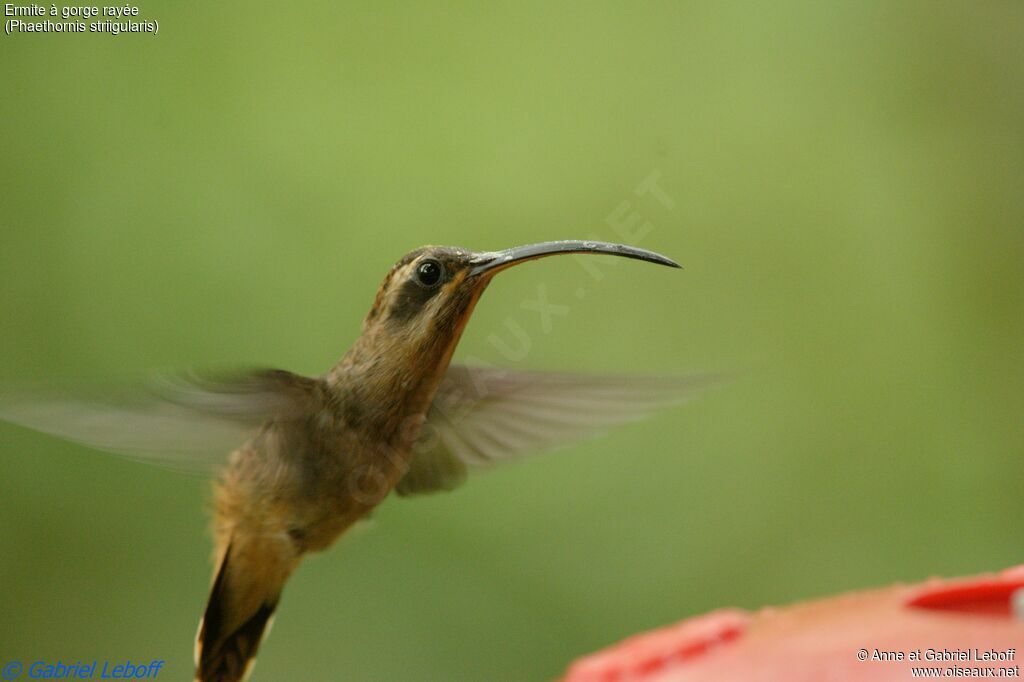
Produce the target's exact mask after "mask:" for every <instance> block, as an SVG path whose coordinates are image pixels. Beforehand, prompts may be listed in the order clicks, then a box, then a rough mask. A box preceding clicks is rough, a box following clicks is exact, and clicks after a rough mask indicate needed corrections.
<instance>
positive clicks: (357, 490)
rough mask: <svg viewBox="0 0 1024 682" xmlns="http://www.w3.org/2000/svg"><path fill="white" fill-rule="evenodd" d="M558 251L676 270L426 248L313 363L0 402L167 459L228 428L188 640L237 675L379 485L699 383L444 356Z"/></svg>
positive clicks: (441, 470)
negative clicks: (333, 355) (312, 559)
mask: <svg viewBox="0 0 1024 682" xmlns="http://www.w3.org/2000/svg"><path fill="white" fill-rule="evenodd" d="M558 253H608V254H612V255H619V256H626V257H629V258H636V259H640V260H646V261H650V262H654V263H659V264H663V265H671V266H675V267H678V266H676V264H675V263H674V262H672V261H670V260H669V259H667V258H665V257H664V256H659V255H658V254H655V253H652V252H649V251H643V250H640V249H634V248H631V247H624V246H620V245H615V244H604V243H600V242H548V243H545V244H535V245H531V246H526V247H519V248H516V249H509V250H506V251H501V252H493V253H473V252H470V251H467V250H464V249H457V248H449V247H425V248H422V249H418V250H416V251H413V252H411V253H410V254H408V255H407V256H405V257H404V258H403V259H402V260H400V261H399V262H398V263H397V264H396V265H395V266H394V267H393V268H392V269H391V271H390V272H389V273H388V275H387V277H386V278H385V280H384V282H383V284H382V285H381V287H380V290H379V291H378V294H377V297H376V300H375V301H374V304H373V306H372V308H371V310H370V312H369V314H368V315H367V317H366V320H365V321H364V323H363V329H362V333H361V335H360V336H359V338H358V340H357V341H356V342H355V344H354V345H353V346H352V348H351V349H350V350H349V351H348V353H347V354H346V355H345V356H344V357H343V358H342V359H341V361H340V362H339V363H338V364H337V365H336V366H335V367H334V368H333V369H331V370H330V371H329V372H328V373H326V374H324V375H322V376H320V377H316V378H310V377H301V376H298V375H295V374H292V373H290V372H285V371H281V370H270V371H266V370H264V371H257V372H245V373H237V374H235V375H228V376H225V375H222V376H218V377H197V376H190V377H187V378H186V379H177V378H176V379H166V378H165V379H164V380H163V381H161V382H159V383H155V384H151V385H149V386H148V387H146V388H145V389H144V390H139V389H132V388H128V389H121V390H120V391H102V392H95V391H94V392H91V393H84V392H82V391H67V390H64V391H58V390H44V391H36V392H20V393H16V394H12V395H8V396H6V397H4V396H0V416H2V417H4V418H6V419H8V420H10V421H15V422H18V423H22V424H25V425H28V426H32V427H34V428H38V429H41V430H44V431H47V432H50V433H54V434H56V435H61V436H64V437H67V438H71V439H74V440H78V441H81V442H85V443H87V444H90V445H92V446H95V447H100V448H103V449H107V450H112V451H114V452H121V453H125V454H129V455H131V456H141V457H145V458H147V459H150V460H155V461H157V462H160V463H163V464H166V465H170V466H175V467H183V466H184V467H187V468H194V467H195V466H196V465H200V466H202V465H212V466H213V467H215V468H218V469H220V468H221V467H220V466H219V465H218V464H217V462H218V461H219V458H218V457H216V455H215V454H214V455H213V456H211V453H216V452H218V451H220V452H223V451H226V450H228V449H230V447H234V445H236V444H237V443H240V442H242V443H244V444H243V445H242V446H241V447H238V448H237V449H234V450H233V452H232V454H231V455H230V457H229V458H228V461H227V465H226V467H223V468H222V470H221V472H220V475H219V477H218V482H217V486H216V490H215V508H214V526H213V527H214V533H213V534H214V542H215V552H214V555H215V563H216V570H215V572H214V578H213V584H212V588H211V591H210V597H209V600H208V603H207V607H206V610H205V613H204V616H203V619H202V621H201V623H200V627H199V632H198V635H197V639H196V679H197V680H199V681H200V682H235V681H237V680H242V679H244V678H245V676H246V675H247V671H248V670H249V669H251V666H252V663H253V660H254V657H255V655H256V653H257V649H258V647H259V645H260V641H261V639H262V638H263V636H264V635H265V633H266V629H267V628H268V627H269V624H270V621H271V619H272V617H273V614H274V610H275V608H276V606H277V604H278V602H279V600H280V598H281V591H282V589H283V587H284V583H285V582H286V580H287V579H288V577H289V575H291V573H292V571H294V570H295V568H296V567H297V566H298V564H299V562H300V561H301V558H302V556H303V555H304V554H306V553H308V552H313V551H318V550H322V549H324V548H326V547H328V546H329V545H330V544H331V543H333V542H334V541H335V540H336V539H337V538H338V536H340V535H341V534H342V533H344V532H345V530H346V529H348V528H349V527H350V526H351V525H352V524H353V523H355V522H356V521H358V520H359V519H360V518H362V517H364V516H365V515H366V514H367V513H368V512H369V511H370V510H371V509H372V508H373V507H374V506H376V505H377V504H379V503H380V502H381V500H383V499H384V497H385V496H386V495H387V494H388V493H389V492H390V491H391V490H396V491H397V492H398V494H400V495H410V494H415V493H422V492H430V491H435V490H447V489H451V488H453V487H455V486H456V485H458V484H459V483H460V482H461V481H462V480H463V479H464V478H465V475H466V472H467V471H468V470H469V469H471V468H474V467H477V466H481V465H485V464H488V463H491V462H494V461H497V460H501V459H504V458H507V457H510V456H515V455H519V454H521V453H523V452H527V451H531V450H542V449H545V448H550V447H552V446H555V445H559V444H563V443H567V442H570V441H572V440H575V439H579V438H582V437H585V436H587V435H588V434H590V433H593V432H595V431H597V430H599V429H601V428H603V427H606V426H609V425H612V424H616V423H621V422H625V421H629V420H632V419H636V418H638V417H640V416H643V415H644V414H646V413H648V412H650V411H651V410H653V409H656V408H658V407H661V406H664V405H668V404H671V403H674V402H678V401H679V400H680V399H681V398H684V397H686V396H687V395H689V394H691V393H692V392H693V390H694V389H696V388H699V387H701V386H703V385H706V384H707V383H708V382H709V381H710V380H711V379H710V377H690V378H659V377H607V376H577V375H568V374H545V373H530V372H506V371H501V370H493V369H482V368H467V367H462V366H451V367H450V366H449V365H450V361H451V357H452V353H453V352H454V350H455V347H456V345H457V344H458V341H459V338H460V336H461V335H462V332H463V330H464V329H465V326H466V323H467V322H468V320H469V317H470V315H471V313H472V311H473V308H474V306H475V305H476V303H477V301H478V300H479V298H480V295H481V294H482V293H483V291H484V289H485V288H486V287H487V285H488V283H489V282H490V281H491V278H492V277H493V276H494V275H495V274H496V273H498V272H500V271H501V270H504V269H505V268H507V267H510V266H512V265H515V264H517V263H520V262H523V261H526V260H532V259H534V258H539V257H542V256H547V255H553V254H558ZM232 441H233V444H232V445H231V446H230V447H225V445H226V444H229V443H232ZM221 448H224V449H221Z"/></svg>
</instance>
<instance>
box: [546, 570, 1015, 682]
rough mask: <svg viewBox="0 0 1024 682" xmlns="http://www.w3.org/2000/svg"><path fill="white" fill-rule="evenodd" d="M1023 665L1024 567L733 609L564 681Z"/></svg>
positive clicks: (1010, 674)
mask: <svg viewBox="0 0 1024 682" xmlns="http://www.w3.org/2000/svg"><path fill="white" fill-rule="evenodd" d="M1020 656H1024V566H1018V567H1016V568H1011V569H1007V570H1005V571H1003V572H1002V573H999V574H997V575H982V576H977V577H973V578H963V579H956V580H940V579H932V580H928V581H926V582H924V583H921V584H918V585H910V586H907V585H895V586H893V587H887V588H882V589H876V590H866V591H863V592H854V593H850V594H843V595H839V596H836V597H829V598H827V599H821V600H818V601H813V602H806V603H800V604H795V605H792V606H787V607H781V608H766V609H762V610H761V611H758V612H757V613H750V612H748V611H743V610H740V609H726V610H720V611H713V612H712V613H709V614H706V615H703V616H698V617H696V618H691V619H689V620H685V621H683V622H681V623H678V624H676V625H670V626H668V627H664V628H660V629H658V630H654V631H652V632H647V633H644V634H641V635H636V636H634V637H630V638H629V639H626V640H624V641H623V642H620V643H619V644H616V645H614V646H612V647H609V648H607V649H605V650H603V651H599V652H597V653H595V654H591V655H589V656H585V657H583V658H581V659H579V660H577V661H576V662H575V663H573V664H572V666H571V667H570V668H569V670H568V672H567V674H566V676H565V678H564V682H637V681H641V680H642V681H643V682H685V681H692V680H751V681H756V680H786V681H787V682H821V681H822V680H828V681H834V682H854V681H856V680H872V681H876V682H885V681H888V680H899V681H901V682H905V681H906V680H910V679H914V678H915V677H917V678H922V677H923V678H928V677H938V678H956V677H961V678H963V677H974V678H979V677H981V678H990V679H991V678H996V679H1000V678H1014V677H1020V676H1021V670H1020V659H1019V657H1020Z"/></svg>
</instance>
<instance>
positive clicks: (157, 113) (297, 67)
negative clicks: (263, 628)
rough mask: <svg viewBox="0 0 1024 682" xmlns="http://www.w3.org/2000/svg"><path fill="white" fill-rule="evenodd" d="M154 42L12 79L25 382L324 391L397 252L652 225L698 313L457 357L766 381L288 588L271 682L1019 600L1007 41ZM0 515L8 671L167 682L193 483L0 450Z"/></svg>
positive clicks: (400, 27) (1010, 6)
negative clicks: (98, 673)
mask: <svg viewBox="0 0 1024 682" xmlns="http://www.w3.org/2000/svg"><path fill="white" fill-rule="evenodd" d="M141 14H142V16H143V17H146V18H155V19H159V20H160V33H159V35H157V36H152V35H123V36H120V37H116V38H115V37H110V36H103V35H100V36H97V35H83V36H68V35H52V34H50V35H15V36H10V37H8V36H2V37H0V79H2V83H3V88H4V93H3V96H2V97H0V123H2V130H3V136H2V144H0V147H2V152H0V155H2V156H0V158H2V161H0V188H2V189H0V192H2V194H0V196H2V212H0V226H2V238H3V241H2V249H0V286H2V297H0V322H2V334H0V378H2V380H4V381H16V380H34V379H40V378H46V377H55V376H65V375H71V376H84V377H102V376H107V375H111V374H113V375H123V374H126V373H131V372H134V371H138V370H143V369H146V368H151V367H190V366H200V367H215V366H219V365H225V364H226V365H237V364H239V363H256V364H265V365H271V366H277V367H283V368H288V369H291V370H294V371H298V372H304V373H311V374H312V373H319V372H321V371H323V370H325V369H326V368H327V367H329V366H330V365H331V364H332V363H333V362H334V361H335V360H336V359H337V358H338V357H340V355H341V354H342V353H343V352H344V350H345V349H346V348H347V347H348V345H349V344H350V343H351V341H352V339H353V338H354V336H355V335H356V334H357V333H358V330H359V324H360V321H361V319H362V316H363V315H364V314H365V312H366V311H367V310H368V308H369V306H370V303H371V302H372V299H373V296H374V293H375V291H376V288H377V286H378V284H379V282H380V280H381V278H382V277H383V275H384V274H385V272H386V271H387V269H388V267H389V266H390V265H391V263H393V262H394V261H395V260H396V259H398V258H399V257H400V256H401V255H402V254H403V253H405V252H406V251H408V250H410V249H412V248H414V247H417V246H419V245H422V244H427V243H435V244H456V245H462V246H466V247H470V248H475V249H481V250H487V249H497V248H502V247H506V246H511V245H515V244H521V243H526V242H531V241H541V240H548V239H562V238H590V237H600V238H604V239H609V240H616V241H619V240H622V239H621V236H620V235H617V234H616V232H615V230H614V229H612V228H611V227H610V226H609V224H608V222H607V218H608V216H609V215H611V214H612V213H613V212H615V211H616V210H617V209H619V208H620V207H621V206H622V205H623V202H627V201H628V202H630V203H629V207H628V208H629V211H636V212H637V213H638V214H639V215H641V216H642V219H643V220H644V221H648V222H650V225H651V228H650V230H649V232H648V233H647V234H646V235H645V236H644V237H643V238H642V239H637V240H634V241H637V242H638V243H639V244H640V245H642V246H645V247H648V248H651V249H655V250H658V251H661V252H664V253H666V254H668V255H670V256H672V257H674V258H677V259H678V260H680V261H681V262H682V263H683V264H684V265H685V267H686V269H685V270H683V271H681V272H671V271H669V270H665V269H660V268H654V267H650V266H646V265H642V264H637V263H631V262H625V261H623V262H619V263H617V264H616V265H615V266H614V267H611V265H610V264H609V263H607V262H602V263H601V265H602V266H605V265H607V266H608V267H602V270H603V271H605V272H606V274H607V276H605V277H604V278H603V279H601V280H600V281H595V280H593V279H592V278H591V276H590V275H589V274H588V273H587V271H586V270H584V269H583V268H581V267H580V266H579V264H578V263H575V262H574V261H573V260H571V259H549V260H545V261H543V262H539V263H535V264H531V265H528V266H525V267H522V268H519V269H517V270H515V271H513V272H510V273H508V274H505V275H502V276H501V277H499V278H498V279H497V280H496V282H495V284H494V285H492V287H491V288H490V290H489V291H488V293H487V295H486V296H485V297H484V299H483V301H482V303H481V305H480V306H479V308H478V309H477V312H476V314H475V317H474V319H473V321H472V323H471V324H470V326H469V328H468V330H467V333H466V335H465V337H464V339H463V341H462V343H461V346H460V349H459V353H458V355H459V356H461V357H463V358H466V357H474V358H478V359H480V360H482V361H486V362H492V363H495V364H504V365H508V366H512V367H524V368H525V367H529V368H540V369H558V370H578V371H595V372H609V371H629V372H686V371H695V370H740V372H741V375H740V378H739V379H738V380H737V381H735V382H734V383H732V384H731V385H729V386H727V387H725V388H724V389H722V390H718V391H715V392H712V393H710V394H708V395H707V396H705V397H704V398H702V399H701V400H699V401H698V402H696V403H693V404H690V405H688V406H685V407H682V408H678V409H674V410H671V411H669V412H668V413H664V414H662V415H660V416H658V417H656V418H654V419H652V420H649V421H647V422H643V423H640V424H636V425H631V426H629V427H626V428H622V429H619V430H617V431H615V432H614V433H612V434H609V435H608V436H607V437H605V438H603V439H600V440H597V441H592V442H588V443H585V444H582V445H579V446H577V447H573V448H571V449H567V450H564V451H562V452H559V453H557V454H555V455H552V456H548V457H537V458H534V459H529V460H526V461H524V462H521V463H517V464H515V465H510V466H507V467H505V468H503V469H500V470H496V471H493V472H491V473H489V474H486V475H483V476H481V477H478V478H477V479H475V480H473V481H472V482H471V484H470V485H468V486H466V487H465V488H463V489H460V490H459V491H457V492H455V493H452V494H448V495H438V496H433V497H428V498H420V499H413V500H399V499H391V500H388V501H387V502H386V503H385V504H384V505H383V507H382V508H381V509H380V510H379V512H378V513H377V514H376V515H375V518H374V520H373V521H372V522H371V523H370V524H369V525H368V526H367V527H366V528H363V529H362V530H360V531H358V532H354V533H353V534H352V535H350V536H349V537H347V538H345V539H344V540H343V541H341V542H340V543H339V545H337V546H336V547H334V548H333V549H332V550H331V551H329V552H328V553H326V554H323V555H319V556H315V557H313V558H312V559H311V560H310V561H308V562H307V564H305V565H304V566H303V567H302V568H301V569H300V570H299V572H298V573H297V575H296V576H295V577H294V579H293V580H292V581H291V583H290V584H289V586H288V588H287V590H286V594H285V599H284V600H283V602H282V606H281V609H280V612H279V616H280V617H279V619H278V622H277V627H276V628H275V631H274V633H273V635H272V636H271V638H270V639H269V640H268V644H267V645H266V647H265V648H264V650H263V652H262V653H261V656H260V663H259V665H258V666H257V668H256V675H255V679H256V680H285V679H291V680H297V679H303V680H327V679H348V680H538V679H546V678H547V679H550V678H552V677H554V676H556V675H558V674H559V673H560V672H561V671H562V670H563V669H564V667H565V665H566V664H567V663H568V662H569V661H570V660H572V659H573V658H574V657H576V656H578V655H580V654H582V653H585V652H588V651H590V650H593V649H595V648H597V647H601V646H603V645H606V644H608V643H610V642H613V641H615V640H617V639H619V638H621V637H624V636H626V635H629V634H631V633H633V632H636V631H638V630H641V629H646V628H651V627H654V626H657V625H661V624H664V623H667V622H671V621H673V620H677V619H680V618H683V617H686V616H690V615H694V614H698V613H701V612H703V611H706V610H708V609H713V608H715V607H719V606H725V605H738V606H743V607H758V606H761V605H765V604H775V603H784V602H788V601H791V600H796V599H801V598H807V597H815V596H819V595H824V594H828V593H832V592H837V591H842V590H847V589H851V588H859V587H865V586H870V585H875V584H883V583H889V582H892V581H897V580H917V579H921V578H924V577H927V576H930V575H935V574H939V575H955V574H964V573H972V572H978V571H986V570H993V569H999V568H1002V567H1006V566H1009V565H1012V564H1014V563H1017V562H1019V561H1021V558H1022V554H1021V547H1022V541H1024V537H1022V536H1024V532H1022V530H1021V523H1020V519H1021V518H1022V515H1024V495H1021V489H1022V488H1021V482H1022V476H1024V470H1022V468H1024V457H1022V454H1024V452H1022V450H1024V448H1022V443H1024V426H1022V420H1021V414H1022V408H1024V276H1022V272H1024V268H1022V261H1024V222H1022V219H1024V192H1022V189H1024V187H1022V183H1024V124H1022V121H1024V87H1022V84H1024V4H1021V3H1019V2H987V3H969V2H933V1H931V0H929V1H927V2H925V1H920V2H901V3H891V2H844V3H817V2H782V3H771V4H770V5H768V4H761V5H753V4H745V3H704V4H695V3H677V2H662V3H657V2H652V3H632V4H631V3H578V4H570V5H559V6H553V5H552V4H551V3H546V2H544V3H541V2H538V3H532V2H531V3H517V5H516V6H515V7H514V8H508V7H503V8H502V7H497V6H481V5H478V4H477V3H438V4H428V3H416V4H412V3H360V4H352V3H331V2H309V3H302V4H297V5H288V6H285V5H281V4H280V3H269V2H246V3H239V2H219V3H198V2H178V3H152V2H149V3H145V4H143V5H141ZM652 172H658V173H660V180H659V182H660V186H661V187H662V188H663V189H664V190H665V192H667V193H668V195H669V196H670V197H671V198H672V200H673V201H674V208H672V209H671V210H668V209H666V208H665V207H664V206H663V205H662V204H661V203H660V202H659V201H658V200H657V199H656V198H655V197H653V196H651V195H647V196H643V197H639V196H636V195H635V193H634V189H635V187H636V186H637V184H638V183H640V182H641V181H642V180H643V179H644V178H646V177H648V176H649V175H650V174H651V173H652ZM538 283H542V284H544V285H545V286H546V287H547V294H548V297H549V298H550V299H551V300H552V301H553V302H555V303H559V304H565V305H569V306H570V307H571V310H570V312H569V314H568V315H567V316H565V317H556V318H555V319H554V321H553V326H552V329H551V330H550V331H549V332H545V330H544V329H543V328H542V326H541V325H540V318H539V317H537V315H536V313H534V312H532V311H530V310H527V309H525V308H523V307H522V303H523V302H524V301H526V300H529V299H533V298H535V295H536V291H537V289H536V288H537V284H538ZM581 287H583V288H585V290H586V296H584V297H583V298H578V297H576V296H575V295H574V292H576V290H577V289H578V288H581ZM509 318H511V319H514V320H516V321H517V322H518V323H519V324H520V325H521V326H522V327H523V328H524V329H526V330H528V332H529V335H530V338H531V346H530V349H529V352H528V353H526V357H525V358H523V359H522V360H521V361H518V362H517V361H511V360H508V359H506V358H504V357H503V356H502V355H503V354H502V353H500V352H498V351H497V350H496V347H495V345H494V344H493V343H492V341H491V340H490V337H491V335H492V334H496V335H498V337H499V338H504V339H506V340H508V341H511V339H512V337H511V335H510V334H509V332H508V331H507V328H506V327H505V321H506V320H507V319H509ZM0 491H2V492H0V543H2V544H0V588H2V589H0V613H2V621H0V658H2V659H4V660H7V659H12V658H20V659H23V660H25V661H28V660H32V659H35V658H50V659H62V660H64V661H66V662H72V661H74V660H78V659H85V660H92V659H94V658H99V659H104V658H115V659H121V658H130V659H132V660H134V661H141V660H144V659H145V660H149V659H152V658H166V659H168V661H169V664H168V666H169V667H168V668H167V670H168V672H166V673H165V674H164V676H165V677H167V678H168V679H186V677H187V676H188V675H189V672H190V665H191V663H190V658H191V646H192V644H191V638H192V635H193V633H194V630H195V626H196V622H197V619H198V617H199V614H200V612H201V610H202V607H203V603H204V599H205V597H206V590H207V586H208V580H209V570H210V567H209V565H208V551H209V549H208V540H207V537H206V534H205V531H206V523H207V521H206V516H205V512H204V505H205V503H206V502H207V501H208V484H207V483H206V482H204V481H202V480H199V479H196V478H193V477H188V476H184V475H180V474H174V473H168V472H165V471H162V470H159V469H156V468H149V467H145V466H141V465H137V464H133V463H130V462H127V461H123V460H120V459H117V458H114V457H107V456H104V455H101V454H97V453H94V452H92V451H89V450H87V449H85V448H81V447H78V446H74V445H71V444H68V443H64V442H59V441H56V440H53V439H50V438H47V437H43V436H40V435H37V434H35V433H32V432H29V431H26V430H23V429H19V428H15V427H12V426H8V425H0Z"/></svg>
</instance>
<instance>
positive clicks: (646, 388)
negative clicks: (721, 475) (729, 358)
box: [397, 365, 721, 495]
mask: <svg viewBox="0 0 1024 682" xmlns="http://www.w3.org/2000/svg"><path fill="white" fill-rule="evenodd" d="M720 381H721V377H719V376H717V375H711V374H699V375H692V376H683V377H651V376H614V375H585V374H557V373H544V372H512V371H508V370H498V369H490V368H482V367H466V366H463V365H452V366H451V367H449V369H448V373H447V374H446V375H445V379H444V381H443V382H442V384H441V386H440V387H439V388H438V393H437V395H436V396H435V398H434V404H433V406H432V407H431V410H430V412H429V414H428V415H427V426H428V428H427V431H429V432H430V434H431V438H430V439H429V440H427V439H424V441H423V442H422V443H421V444H420V445H419V447H417V449H416V451H415V454H414V455H413V457H412V460H411V462H410V469H409V472H408V473H407V474H406V477H405V479H403V480H402V481H401V482H400V483H399V486H398V488H397V490H398V492H399V494H403V495H409V494H414V493H422V492H430V491H433V490H440V489H445V490H448V489H450V488H451V487H452V482H453V481H454V480H456V479H457V480H458V481H461V480H462V479H463V478H464V477H465V473H466V470H467V469H471V468H476V467H482V466H486V465H489V464H492V463H494V462H499V461H502V460H507V459H512V458H515V457H519V456H521V455H524V454H527V453H530V452H540V451H544V450H550V449H553V448H557V447H560V446H564V445H567V444H569V443H572V442H574V441H578V440H582V439H585V438H588V437H591V436H594V435H596V434H598V433H600V432H601V431H604V430H606V429H608V428H610V427H613V426H616V425H619V424H624V423H627V422H631V421H636V420H638V419H642V418H643V417H645V416H647V415H649V414H651V413H652V412H654V411H656V410H658V409H662V408H665V407H669V406H671V405H675V404H678V403H681V402H684V401H686V400H688V399H690V398H692V397H694V396H696V395H697V394H698V393H699V392H700V391H701V390H703V389H705V388H708V387H710V386H713V385H714V384H717V383H720ZM431 472H434V473H435V474H438V473H439V474H440V477H439V478H438V479H437V481H436V482H435V480H434V478H432V476H431Z"/></svg>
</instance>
